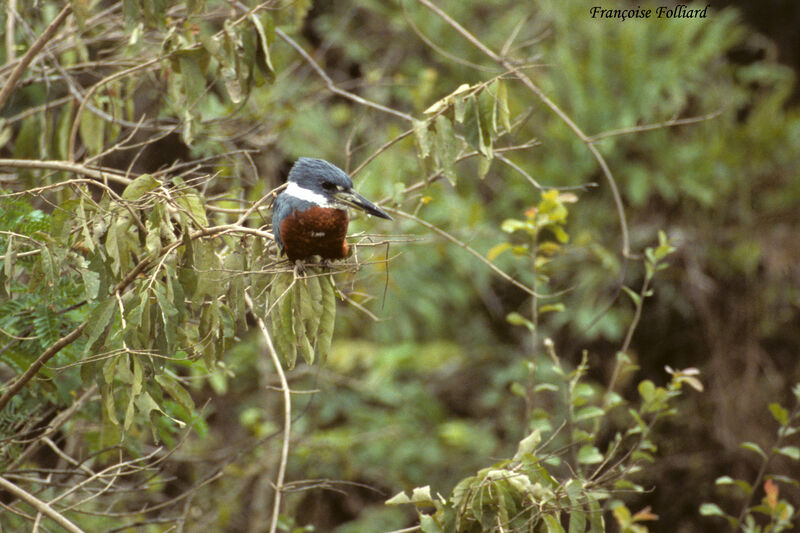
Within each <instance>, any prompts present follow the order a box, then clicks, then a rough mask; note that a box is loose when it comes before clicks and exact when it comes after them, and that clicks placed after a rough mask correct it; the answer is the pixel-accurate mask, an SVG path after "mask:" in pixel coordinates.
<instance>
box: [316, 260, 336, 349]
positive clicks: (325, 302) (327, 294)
mask: <svg viewBox="0 0 800 533" xmlns="http://www.w3.org/2000/svg"><path fill="white" fill-rule="evenodd" d="M321 289H322V313H321V314H320V316H319V331H318V332H317V356H318V357H319V359H320V361H322V362H325V360H326V358H327V356H328V352H329V351H330V349H331V341H332V340H333V331H334V327H335V325H336V288H335V287H334V284H333V276H331V275H329V276H326V277H325V278H323V279H322V281H321Z"/></svg>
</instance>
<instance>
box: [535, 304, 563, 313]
mask: <svg viewBox="0 0 800 533" xmlns="http://www.w3.org/2000/svg"><path fill="white" fill-rule="evenodd" d="M565 309H566V307H564V304H562V303H557V304H548V305H543V306H541V307H539V314H544V313H561V312H563V311H564V310H565Z"/></svg>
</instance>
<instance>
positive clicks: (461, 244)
mask: <svg viewBox="0 0 800 533" xmlns="http://www.w3.org/2000/svg"><path fill="white" fill-rule="evenodd" d="M385 209H386V210H387V211H389V212H390V213H395V214H397V215H398V216H401V217H403V218H407V219H409V220H413V221H414V222H416V223H417V224H421V225H422V226H425V227H426V228H428V229H429V230H431V231H434V232H436V233H438V234H439V235H441V236H442V237H444V238H445V239H447V240H448V241H450V242H452V243H453V244H456V245H458V246H459V247H461V248H463V249H464V250H466V251H468V252H469V253H471V254H472V255H474V256H475V257H477V258H478V259H479V260H480V262H481V263H483V264H484V265H486V266H488V267H489V268H490V269H492V271H493V272H494V273H495V274H497V275H498V276H500V277H501V278H503V279H504V280H506V281H507V282H509V283H511V284H513V285H514V286H516V287H518V288H520V289H522V290H523V291H525V292H526V293H528V294H530V295H531V296H536V297H542V296H546V295H542V294H537V293H536V292H535V291H533V290H532V289H531V288H530V287H528V286H527V285H525V284H524V283H520V282H519V281H517V280H515V279H514V278H512V277H511V276H509V275H508V274H506V273H505V272H503V271H502V270H500V269H499V268H497V267H496V266H495V265H493V264H492V262H491V261H489V260H488V259H486V258H485V257H483V256H482V255H481V254H480V253H479V252H478V251H477V250H475V248H473V247H472V246H470V245H468V244H467V243H465V242H463V241H460V240H458V239H456V238H455V237H453V236H452V235H450V234H449V233H447V232H446V231H444V230H443V229H441V228H438V227H436V226H434V225H433V224H431V223H430V222H426V221H424V220H422V219H421V218H419V217H415V216H414V215H412V214H411V213H406V212H405V211H400V210H399V209H392V208H390V207H387V208H385Z"/></svg>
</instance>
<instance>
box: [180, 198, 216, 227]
mask: <svg viewBox="0 0 800 533" xmlns="http://www.w3.org/2000/svg"><path fill="white" fill-rule="evenodd" d="M175 203H177V204H178V205H179V206H181V207H182V208H184V209H186V210H187V211H188V212H189V213H190V214H191V215H192V217H193V218H194V219H195V220H196V221H197V222H198V223H199V224H200V225H201V226H204V227H205V226H208V218H206V209H205V206H204V205H203V199H202V198H200V195H199V194H197V193H187V194H183V195H180V196H178V197H177V198H175Z"/></svg>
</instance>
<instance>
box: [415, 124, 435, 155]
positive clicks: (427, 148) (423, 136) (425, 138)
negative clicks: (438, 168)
mask: <svg viewBox="0 0 800 533" xmlns="http://www.w3.org/2000/svg"><path fill="white" fill-rule="evenodd" d="M413 126H414V140H415V141H416V143H417V152H419V158H420V159H425V158H426V157H428V155H429V154H430V153H431V138H430V136H429V135H428V121H426V120H414V122H413Z"/></svg>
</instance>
